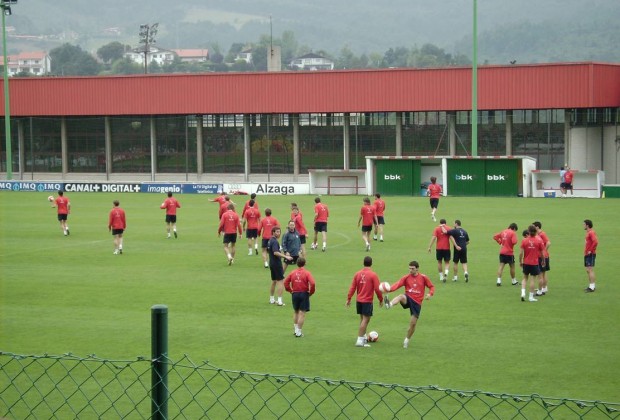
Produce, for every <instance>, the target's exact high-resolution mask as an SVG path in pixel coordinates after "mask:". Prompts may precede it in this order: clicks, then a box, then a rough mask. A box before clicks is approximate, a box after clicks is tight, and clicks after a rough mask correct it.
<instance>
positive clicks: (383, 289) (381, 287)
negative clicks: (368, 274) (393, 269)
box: [379, 281, 390, 293]
mask: <svg viewBox="0 0 620 420" xmlns="http://www.w3.org/2000/svg"><path fill="white" fill-rule="evenodd" d="M379 290H381V292H382V293H387V292H389V291H390V283H388V282H387V281H384V282H383V283H381V284H380V285H379Z"/></svg>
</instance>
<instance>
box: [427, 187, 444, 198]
mask: <svg viewBox="0 0 620 420" xmlns="http://www.w3.org/2000/svg"><path fill="white" fill-rule="evenodd" d="M441 192H442V190H441V185H439V184H429V186H428V195H429V196H430V197H431V198H439V197H441Z"/></svg>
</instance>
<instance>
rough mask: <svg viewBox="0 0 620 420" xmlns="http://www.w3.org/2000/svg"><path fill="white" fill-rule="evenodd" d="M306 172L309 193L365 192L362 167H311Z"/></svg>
mask: <svg viewBox="0 0 620 420" xmlns="http://www.w3.org/2000/svg"><path fill="white" fill-rule="evenodd" d="M308 174H309V180H310V194H326V195H360V194H361V195H364V194H366V171H365V170H363V169H359V170H356V169H352V170H342V169H340V170H338V169H311V170H309V171H308Z"/></svg>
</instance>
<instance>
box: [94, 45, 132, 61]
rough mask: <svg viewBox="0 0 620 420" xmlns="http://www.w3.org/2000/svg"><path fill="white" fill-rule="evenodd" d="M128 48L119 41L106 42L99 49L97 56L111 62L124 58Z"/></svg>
mask: <svg viewBox="0 0 620 420" xmlns="http://www.w3.org/2000/svg"><path fill="white" fill-rule="evenodd" d="M125 51H126V48H125V46H124V45H123V44H121V43H120V42H118V41H114V42H110V43H109V44H105V45H103V46H102V47H100V48H99V49H98V50H97V57H99V58H100V59H101V60H102V61H103V62H104V63H106V64H109V63H112V62H114V61H116V60H118V59H120V58H123V54H124V53H125Z"/></svg>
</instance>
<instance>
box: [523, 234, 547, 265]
mask: <svg viewBox="0 0 620 420" xmlns="http://www.w3.org/2000/svg"><path fill="white" fill-rule="evenodd" d="M544 249H545V244H544V243H543V241H542V239H540V238H539V237H538V236H528V237H526V238H523V240H522V241H521V255H520V258H519V259H520V260H521V261H520V262H521V263H522V264H524V265H538V259H539V258H541V257H542V256H543V250H544Z"/></svg>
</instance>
